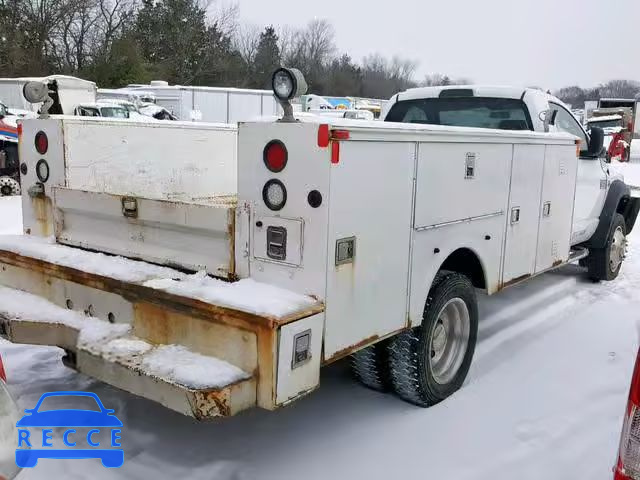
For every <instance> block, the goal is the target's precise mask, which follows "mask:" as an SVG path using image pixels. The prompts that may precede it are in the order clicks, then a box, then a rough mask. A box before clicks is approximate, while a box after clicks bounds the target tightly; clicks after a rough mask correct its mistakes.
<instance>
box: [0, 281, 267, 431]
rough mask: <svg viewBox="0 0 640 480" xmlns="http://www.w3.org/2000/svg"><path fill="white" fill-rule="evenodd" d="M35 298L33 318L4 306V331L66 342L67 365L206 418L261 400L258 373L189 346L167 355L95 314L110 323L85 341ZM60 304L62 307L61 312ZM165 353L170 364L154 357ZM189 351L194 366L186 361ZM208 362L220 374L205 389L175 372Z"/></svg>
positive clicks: (15, 337)
mask: <svg viewBox="0 0 640 480" xmlns="http://www.w3.org/2000/svg"><path fill="white" fill-rule="evenodd" d="M7 295H13V296H16V295H19V296H21V298H23V299H25V300H29V297H26V296H25V295H24V293H23V292H20V291H16V290H12V289H7V288H2V290H1V291H0V298H2V297H5V296H7ZM35 303H38V304H39V305H38V307H39V308H38V309H34V310H33V315H31V316H30V318H25V317H22V318H16V317H15V316H13V315H12V313H11V312H7V311H0V333H1V334H2V336H4V337H5V338H7V339H8V340H9V341H11V342H14V343H26V344H33V345H55V346H58V347H61V348H63V349H64V350H65V352H66V356H65V357H64V359H63V361H64V363H65V364H66V365H67V366H69V367H71V368H74V369H75V370H77V371H79V372H82V373H84V374H86V375H89V376H91V377H94V378H96V379H98V380H100V381H102V382H105V383H108V384H110V385H113V386H115V387H118V388H120V389H122V390H126V391H128V392H131V393H133V394H135V395H138V396H141V397H144V398H147V399H149V400H153V401H155V402H158V403H161V404H162V405H164V406H165V407H167V408H170V409H172V410H175V411H177V412H180V413H182V414H183V415H188V416H193V417H195V418H197V419H200V420H205V419H208V418H212V417H220V416H222V417H227V416H231V415H235V414H236V413H238V412H240V411H242V410H245V409H247V408H250V407H253V406H255V405H256V383H255V378H252V376H251V375H250V374H248V373H246V372H243V371H241V370H239V369H237V368H236V367H233V366H232V365H229V364H228V363H226V362H223V361H220V360H218V359H214V358H212V357H208V356H205V355H199V354H194V353H192V352H188V351H185V350H183V349H172V351H168V352H167V353H166V354H163V353H162V352H163V349H164V351H166V350H167V349H166V348H165V347H162V346H157V345H152V344H149V343H148V342H146V341H144V340H142V339H140V338H138V337H135V336H133V335H130V334H129V332H128V329H118V328H110V327H111V325H110V324H108V323H107V322H103V321H101V320H95V319H87V323H88V324H91V328H94V329H95V328H100V327H102V326H101V325H99V323H105V324H106V325H104V326H103V328H102V330H103V332H102V334H99V335H97V336H95V337H94V338H93V339H91V341H82V340H79V339H80V338H81V336H82V334H81V331H82V328H79V327H78V326H75V325H69V324H66V323H64V322H51V321H46V320H43V319H42V318H40V319H38V317H42V312H43V310H42V308H41V307H42V302H35ZM55 309H59V310H60V311H59V312H57V314H56V311H55ZM47 311H48V312H49V313H50V314H53V315H52V316H55V317H56V318H59V319H61V318H64V316H65V315H68V314H69V313H70V312H68V311H66V310H63V309H61V308H60V307H56V306H55V305H53V304H51V305H50V307H49V309H47ZM21 313H22V314H24V312H21ZM98 322H99V323H98ZM119 326H121V325H117V326H116V327H119ZM159 354H160V355H162V360H161V361H162V362H166V364H165V365H164V368H162V367H163V366H162V365H158V364H157V363H158V362H155V363H154V361H153V360H154V357H155V358H160V355H159ZM185 354H186V355H188V357H189V358H188V360H190V361H192V362H193V363H192V365H186V362H185V358H184V357H185ZM202 364H205V365H207V364H214V365H217V366H218V367H219V369H220V370H219V372H218V373H217V376H216V374H215V373H210V374H209V375H207V377H206V378H200V379H199V381H200V382H201V383H202V388H195V386H194V385H188V384H186V382H184V380H183V379H181V378H180V377H177V378H176V377H175V375H171V373H172V369H173V368H175V367H176V366H177V365H182V367H183V368H184V367H187V368H192V369H200V368H201V366H202ZM220 367H221V368H220ZM181 380H182V381H181ZM207 383H208V384H209V385H207Z"/></svg>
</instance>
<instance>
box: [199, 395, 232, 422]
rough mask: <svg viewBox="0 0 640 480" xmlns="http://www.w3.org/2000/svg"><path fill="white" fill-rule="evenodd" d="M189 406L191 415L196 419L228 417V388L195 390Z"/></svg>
mask: <svg viewBox="0 0 640 480" xmlns="http://www.w3.org/2000/svg"><path fill="white" fill-rule="evenodd" d="M191 407H192V409H193V416H194V417H195V418H196V419H198V420H206V419H209V418H214V417H230V416H231V407H230V405H229V390H226V389H225V390H216V391H208V392H207V391H195V392H194V393H193V404H192V405H191Z"/></svg>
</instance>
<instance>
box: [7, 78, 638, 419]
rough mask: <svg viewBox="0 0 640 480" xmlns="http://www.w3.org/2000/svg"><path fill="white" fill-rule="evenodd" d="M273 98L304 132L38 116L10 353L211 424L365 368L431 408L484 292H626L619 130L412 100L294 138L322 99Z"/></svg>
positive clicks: (470, 347)
mask: <svg viewBox="0 0 640 480" xmlns="http://www.w3.org/2000/svg"><path fill="white" fill-rule="evenodd" d="M273 80H274V92H275V95H276V97H277V98H278V99H279V101H280V102H281V105H282V109H283V112H284V115H283V117H282V118H280V119H267V118H265V119H264V120H263V121H256V122H247V123H240V124H239V126H238V128H237V129H235V128H230V127H227V126H221V125H207V124H193V123H192V124H176V123H171V124H155V123H151V124H135V125H132V124H131V123H126V122H125V121H117V120H113V121H108V122H104V121H97V120H92V119H87V118H69V117H55V116H52V117H49V118H39V119H30V120H24V121H23V122H22V125H21V127H20V158H21V160H22V162H23V164H22V165H21V170H22V174H23V180H22V181H23V186H24V188H23V195H22V199H23V220H24V235H23V236H18V237H3V238H0V267H1V269H0V270H1V271H0V285H2V287H0V298H2V301H1V302H0V305H1V307H0V318H2V322H1V325H2V333H3V334H4V335H5V336H6V337H7V338H9V339H10V340H11V341H13V342H17V343H31V344H41V345H57V346H60V347H61V348H63V349H64V350H65V351H66V355H65V357H64V361H65V363H66V364H67V365H68V366H70V367H72V368H75V369H77V370H79V371H82V372H84V373H86V374H88V375H91V376H93V377H95V378H98V379H100V380H102V381H104V382H107V383H109V384H111V385H114V386H117V387H119V388H122V389H124V390H127V391H130V392H132V393H134V394H136V395H140V396H142V397H145V398H149V399H151V400H154V401H157V402H160V403H162V404H163V405H165V406H167V407H169V408H172V409H174V410H176V411H179V412H181V413H184V414H187V415H192V416H194V417H196V418H198V419H205V418H209V417H214V416H229V415H233V414H235V413H237V412H239V411H242V410H245V409H247V408H250V407H255V406H257V407H260V408H264V409H270V410H273V409H276V408H279V407H282V406H284V405H287V404H289V403H291V402H293V401H295V400H297V399H299V398H301V397H303V396H304V395H306V394H308V393H309V392H311V391H313V390H314V389H315V388H317V387H318V386H319V383H320V368H321V367H322V366H323V365H326V364H328V363H331V362H334V361H336V360H339V359H342V358H345V357H349V356H350V358H351V363H352V366H353V370H354V374H355V376H356V377H357V378H358V379H359V380H360V381H361V382H362V383H363V384H364V385H366V386H368V387H370V388H373V389H377V390H389V389H392V390H393V391H395V392H396V393H397V394H398V395H399V396H400V397H401V398H403V399H405V400H407V401H409V402H411V403H414V404H416V405H420V406H430V405H433V404H435V403H438V402H440V401H442V400H444V399H446V398H447V397H448V396H449V395H451V394H452V393H453V392H455V391H456V390H457V389H459V388H460V387H461V386H462V384H463V381H464V379H465V377H466V375H467V372H468V370H469V367H470V364H471V361H472V358H473V352H474V348H475V342H476V338H477V327H478V307H477V298H476V295H477V291H479V290H480V291H485V292H486V293H488V294H494V293H498V292H500V291H501V290H503V289H504V288H506V287H508V286H511V285H514V284H517V283H520V282H523V281H525V280H527V279H529V278H531V277H534V276H536V275H540V274H542V273H544V272H547V271H549V270H551V269H554V268H558V267H560V266H562V265H566V264H567V263H570V262H576V261H580V263H581V264H582V265H583V266H585V267H587V268H586V271H587V274H588V275H589V276H590V277H591V278H593V279H596V280H612V279H614V278H615V277H616V276H617V275H618V272H619V271H620V268H621V265H622V262H623V260H624V255H625V251H626V235H627V234H628V233H629V232H630V231H631V230H632V229H633V226H634V223H635V220H636V217H637V213H638V209H639V208H640V202H639V201H638V199H637V198H634V197H632V196H631V194H630V191H629V189H628V187H626V185H624V183H623V182H622V181H621V180H620V179H610V178H609V177H608V174H607V173H606V168H603V165H602V163H601V162H603V161H604V159H603V158H601V157H602V156H601V153H602V142H603V136H602V131H600V132H598V129H595V130H594V131H592V133H591V136H590V137H589V136H587V134H586V133H584V138H583V139H580V138H577V137H576V136H575V135H572V134H570V133H568V132H565V131H562V130H561V129H560V128H552V127H554V126H557V125H560V124H561V122H560V120H561V118H560V117H559V113H558V112H557V111H556V112H555V113H554V111H553V110H552V109H551V108H549V103H546V104H545V103H544V102H542V101H540V98H536V97H535V95H538V94H537V93H534V92H533V91H529V90H528V91H526V92H525V94H523V92H522V91H517V89H505V90H499V89H496V88H495V87H490V89H489V90H482V89H481V88H476V87H472V88H464V89H462V90H459V91H456V90H453V91H451V92H448V93H445V94H444V95H442V94H441V90H437V91H432V90H428V89H427V90H426V91H410V92H408V93H406V94H399V95H398V96H395V97H394V99H392V101H390V102H389V106H388V111H387V112H385V120H387V121H384V122H374V121H370V122H367V121H357V120H356V121H350V120H345V119H338V118H331V117H314V116H309V115H304V116H300V117H299V118H295V116H294V113H293V108H292V105H291V103H290V100H291V99H292V98H293V97H294V96H295V95H297V94H300V93H302V91H303V90H304V79H303V78H302V77H301V75H300V73H299V72H297V71H294V70H289V69H280V70H278V71H277V72H276V73H275V74H274V78H273ZM483 92H490V94H491V95H489V96H483V94H482V93H483ZM540 94H542V93H541V92H540ZM527 95H529V96H530V97H531V99H532V100H531V101H530V103H527V102H528V101H529V97H527ZM545 95H546V94H545ZM512 97H513V98H512ZM439 99H442V100H443V101H442V102H441V103H438V100H439ZM545 99H546V97H545ZM511 100H513V101H511ZM403 102H405V103H403ZM542 107H544V110H540V109H541V108H542ZM536 108H538V109H539V111H536V110H535V109H536ZM433 112H437V115H436V116H435V117H433V119H435V120H437V119H449V120H448V121H453V120H455V119H458V121H460V122H461V123H463V124H465V125H466V126H456V125H438V124H434V123H438V122H436V121H435V120H433V119H432V118H431V117H430V115H432V113H433ZM483 115H486V117H483ZM389 116H392V117H393V118H395V119H396V121H395V122H390V121H388V120H389ZM416 119H417V120H419V121H418V122H414V121H413V120H416ZM532 119H536V120H535V121H533V120H532ZM538 119H540V120H539V121H540V124H539V125H538V123H537V122H538ZM474 121H475V122H478V123H479V125H477V127H486V126H487V124H489V126H494V127H495V128H470V127H469V125H468V124H469V123H471V124H473V122H474ZM492 122H493V123H492ZM527 122H529V123H527ZM501 125H503V126H504V127H505V128H507V127H508V129H507V130H501V129H500V128H502V127H501ZM516 125H517V126H519V127H530V128H520V129H515V130H514V127H515V126H516ZM472 126H474V127H476V125H472ZM537 127H539V128H537ZM535 130H539V131H535ZM588 162H591V163H588ZM584 164H586V166H585V165H584ZM592 166H593V168H592ZM595 167H597V168H598V171H599V172H600V173H598V174H596V169H595ZM585 172H587V173H585ZM600 174H602V175H605V177H604V178H602V179H601V178H600V177H599V176H598V175H600ZM590 195H593V196H594V198H590ZM600 198H601V200H600ZM583 201H586V202H587V203H585V204H583V203H581V202H583ZM599 202H600V203H599ZM594 205H596V207H595V209H594ZM593 212H596V213H593ZM593 215H596V217H595V219H594V218H592V217H593Z"/></svg>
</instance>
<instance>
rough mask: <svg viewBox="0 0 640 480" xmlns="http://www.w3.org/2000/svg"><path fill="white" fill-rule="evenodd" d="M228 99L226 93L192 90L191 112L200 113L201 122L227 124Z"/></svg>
mask: <svg viewBox="0 0 640 480" xmlns="http://www.w3.org/2000/svg"><path fill="white" fill-rule="evenodd" d="M228 97H229V94H228V93H227V92H218V91H215V90H214V91H208V90H194V91H193V110H195V111H198V112H200V114H201V115H202V116H201V118H200V120H201V121H203V122H222V123H229V111H228V107H229V99H228Z"/></svg>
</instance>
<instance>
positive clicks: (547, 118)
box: [540, 109, 558, 132]
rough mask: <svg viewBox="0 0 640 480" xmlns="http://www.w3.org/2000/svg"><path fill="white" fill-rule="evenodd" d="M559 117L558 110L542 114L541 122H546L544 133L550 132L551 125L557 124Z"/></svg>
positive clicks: (546, 111) (545, 111)
mask: <svg viewBox="0 0 640 480" xmlns="http://www.w3.org/2000/svg"><path fill="white" fill-rule="evenodd" d="M557 116H558V110H556V109H553V110H544V111H542V112H540V120H542V121H543V122H544V131H545V132H548V131H549V130H550V129H549V127H550V126H551V125H555V124H556V117H557Z"/></svg>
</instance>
